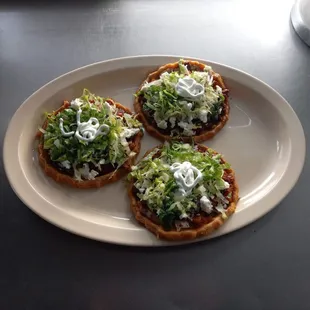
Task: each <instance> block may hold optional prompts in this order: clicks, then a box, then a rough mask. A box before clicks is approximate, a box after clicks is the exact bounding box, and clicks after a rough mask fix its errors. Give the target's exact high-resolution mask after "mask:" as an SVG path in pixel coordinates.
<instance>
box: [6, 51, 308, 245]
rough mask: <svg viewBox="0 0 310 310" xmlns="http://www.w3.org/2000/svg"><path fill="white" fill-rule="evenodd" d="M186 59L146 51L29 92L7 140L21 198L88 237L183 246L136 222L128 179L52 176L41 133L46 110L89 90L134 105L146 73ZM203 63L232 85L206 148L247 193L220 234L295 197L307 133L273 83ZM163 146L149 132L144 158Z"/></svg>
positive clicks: (57, 222)
mask: <svg viewBox="0 0 310 310" xmlns="http://www.w3.org/2000/svg"><path fill="white" fill-rule="evenodd" d="M180 58H181V57H177V56H139V57H128V58H120V59H113V60H108V61H103V62H99V63H95V64H92V65H89V66H86V67H83V68H80V69H77V70H74V71H72V72H69V73H67V74H65V75H62V76H61V77H59V78H57V79H55V80H53V81H52V82H50V83H48V84H47V85H45V86H43V87H42V88H40V89H39V90H38V91H37V92H35V93H34V94H33V95H32V96H30V97H29V98H28V99H27V100H26V101H25V102H24V103H23V105H22V106H21V107H20V108H19V109H18V110H17V112H16V113H15V115H14V116H13V118H12V120H11V122H10V125H9V127H8V130H7V133H6V137H5V141H4V165H5V170H6V173H7V176H8V179H9V182H10V183H11V186H12V188H13V189H14V191H15V192H16V194H17V195H18V196H19V197H20V199H21V200H22V201H23V202H24V203H25V204H26V205H27V206H28V207H29V208H31V209H32V210H33V211H34V212H36V213H37V214H38V215H40V216H41V217H42V218H44V219H45V220H47V221H49V222H51V223H53V224H55V225H57V226H58V227H61V228H63V229H65V230H68V231H70V232H73V233H76V234H79V235H82V236H85V237H89V238H92V239H96V240H101V241H106V242H112V243H119V244H126V245H139V246H158V245H172V244H177V243H171V242H164V241H160V240H157V239H156V237H155V236H153V235H152V234H151V233H149V232H148V231H147V230H145V229H144V228H143V227H141V226H140V225H139V224H137V222H136V221H135V219H134V218H133V216H132V215H131V212H130V208H129V204H128V199H127V195H126V190H125V185H124V182H123V181H120V182H117V183H115V184H111V185H109V186H106V187H104V188H102V189H91V190H78V189H72V188H69V187H67V186H63V185H60V184H57V183H55V182H54V181H53V180H52V179H50V178H48V177H46V176H45V175H44V174H43V172H42V171H41V168H40V167H39V165H38V161H37V157H36V151H35V142H34V136H35V134H36V131H37V128H38V126H40V125H41V124H42V122H43V113H44V112H46V111H52V110H54V109H56V108H58V107H59V106H60V105H61V104H62V102H63V100H65V99H67V100H70V99H72V98H76V97H79V96H80V95H81V92H82V90H83V88H85V87H86V88H88V89H89V90H90V91H91V92H94V93H96V94H98V95H102V96H110V97H112V98H114V99H116V100H118V101H119V102H121V103H122V104H124V105H126V106H128V107H130V108H132V103H133V93H134V92H135V91H136V89H137V87H138V85H140V83H141V81H142V80H143V79H144V78H145V77H146V75H147V73H148V72H150V71H152V70H153V69H155V68H157V67H158V66H160V65H163V64H166V63H169V62H172V61H177V60H178V59H180ZM198 61H202V62H206V63H208V64H210V65H211V66H212V67H213V69H214V70H215V71H216V72H219V73H220V74H221V75H222V76H223V77H224V78H225V82H226V84H227V86H228V88H229V89H230V96H231V101H230V104H231V113H230V120H229V122H228V123H227V124H226V126H225V127H224V129H223V130H222V131H221V132H220V133H218V134H217V135H216V137H215V138H213V139H212V140H210V141H208V142H207V145H208V146H210V147H212V148H214V149H215V150H217V151H218V152H221V153H222V154H223V155H224V157H225V158H226V160H227V161H228V162H230V163H231V164H232V167H233V168H234V169H235V171H236V177H237V182H238V183H239V187H240V197H241V199H240V201H239V203H238V205H237V210H236V213H235V214H234V215H233V216H232V218H231V219H229V220H228V221H227V223H225V225H223V226H222V227H221V228H220V229H219V230H218V231H217V232H216V233H214V234H213V235H212V236H210V237H215V236H220V235H223V234H226V233H228V232H231V231H233V230H236V229H238V228H240V227H242V226H244V225H246V224H249V223H250V222H252V221H254V220H256V219H258V218H259V217H261V216H262V215H264V214H265V213H267V212H268V211H270V210H271V209H272V208H274V207H275V206H276V205H277V204H278V203H279V202H280V201H281V200H282V199H283V198H284V197H285V196H286V195H287V194H288V192H289V191H290V190H291V189H292V187H293V186H294V185H295V183H296V181H297V179H298V177H299V175H300V173H301V170H302V167H303V163H304V158H305V137H304V133H303V129H302V126H301V124H300V122H299V120H298V118H297V116H296V114H295V113H294V111H293V110H292V108H291V107H290V105H289V104H288V103H287V102H286V101H285V99H284V98H282V97H281V96H280V95H279V94H278V93H277V92H276V91H275V90H273V89H272V88H271V87H269V86H268V85H266V84H265V83H263V82H262V81H260V80H258V79H256V78H254V77H253V76H251V75H249V74H246V73H244V72H241V71H239V70H236V69H233V68H230V67H227V66H224V65H221V64H218V63H213V62H210V61H204V60H201V59H198ZM157 144H158V141H156V140H155V139H153V138H151V137H150V136H149V135H148V134H145V137H144V139H143V141H142V150H141V154H140V155H143V154H144V153H145V151H146V150H147V149H149V148H152V147H154V146H155V145H157ZM293 150H294V154H293ZM210 237H209V238H210ZM199 240H202V239H199Z"/></svg>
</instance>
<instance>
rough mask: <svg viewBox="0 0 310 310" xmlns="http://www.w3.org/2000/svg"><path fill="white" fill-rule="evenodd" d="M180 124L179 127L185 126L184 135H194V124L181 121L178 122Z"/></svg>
mask: <svg viewBox="0 0 310 310" xmlns="http://www.w3.org/2000/svg"><path fill="white" fill-rule="evenodd" d="M178 125H179V127H181V128H183V133H184V135H186V136H192V135H194V134H195V133H194V131H193V127H194V124H192V123H186V122H184V121H181V122H178Z"/></svg>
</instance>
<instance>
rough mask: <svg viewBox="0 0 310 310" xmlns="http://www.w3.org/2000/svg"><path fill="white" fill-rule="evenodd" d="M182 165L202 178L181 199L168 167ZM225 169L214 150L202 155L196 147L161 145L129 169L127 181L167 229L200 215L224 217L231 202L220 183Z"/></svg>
mask: <svg viewBox="0 0 310 310" xmlns="http://www.w3.org/2000/svg"><path fill="white" fill-rule="evenodd" d="M184 162H190V163H191V164H192V165H193V166H194V167H196V168H197V169H198V170H199V171H200V172H201V175H202V178H201V179H200V181H199V182H198V183H197V184H196V186H195V187H194V188H193V189H192V191H191V193H190V194H189V195H187V196H185V197H181V196H180V195H178V192H179V186H178V184H177V182H176V179H175V176H174V173H173V172H172V169H171V166H173V164H175V163H184ZM225 169H230V165H229V164H227V163H222V161H221V155H220V154H216V153H215V152H214V151H213V150H211V149H208V151H207V152H205V153H201V152H199V151H198V150H197V149H196V147H195V146H192V145H190V144H182V143H179V142H174V143H170V144H168V143H166V144H164V146H163V147H162V148H161V149H158V148H156V149H155V150H154V151H152V152H151V153H150V154H149V155H148V156H146V157H145V158H143V159H142V160H141V161H140V162H139V163H138V164H137V165H136V166H134V167H132V172H131V173H130V174H129V176H128V178H129V180H133V181H134V187H135V188H136V189H137V194H136V195H137V197H138V198H139V199H140V200H141V201H142V202H144V203H145V205H146V206H147V208H148V209H149V210H150V211H152V212H154V213H155V214H156V215H157V216H158V218H159V220H160V223H161V224H162V225H163V226H164V227H165V228H167V229H169V228H171V227H172V226H173V225H174V224H175V222H178V221H180V220H184V219H185V220H187V221H191V220H192V218H193V217H194V216H195V215H196V214H198V213H200V212H202V211H204V212H207V213H208V214H211V213H212V212H216V213H222V214H223V216H224V217H225V209H226V208H227V206H228V205H229V198H230V197H229V196H228V197H226V196H225V195H224V191H225V190H226V189H227V188H229V187H230V184H229V183H228V182H226V181H225V180H223V174H224V170H225ZM207 203H208V204H207ZM206 207H208V209H207V208H206Z"/></svg>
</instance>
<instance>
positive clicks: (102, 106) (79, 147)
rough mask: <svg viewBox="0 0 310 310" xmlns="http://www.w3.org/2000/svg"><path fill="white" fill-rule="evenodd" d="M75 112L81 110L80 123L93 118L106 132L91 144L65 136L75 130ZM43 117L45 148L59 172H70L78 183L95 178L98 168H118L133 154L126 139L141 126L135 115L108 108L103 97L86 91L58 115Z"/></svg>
mask: <svg viewBox="0 0 310 310" xmlns="http://www.w3.org/2000/svg"><path fill="white" fill-rule="evenodd" d="M78 110H81V114H80V121H81V122H88V121H89V120H90V119H92V118H96V119H97V120H98V122H99V124H100V125H101V126H102V125H103V126H105V128H108V130H107V132H106V133H105V134H100V135H97V136H96V137H95V139H93V140H92V141H83V140H81V139H78V138H77V136H76V135H71V136H68V135H67V136H66V135H64V132H66V133H68V132H75V131H76V130H77V127H78V125H77V113H78ZM46 117H47V121H48V125H47V127H46V129H45V130H43V129H41V131H42V133H43V143H44V144H43V145H44V149H45V150H48V153H49V155H50V159H51V160H52V161H53V162H55V163H56V164H57V165H58V166H59V167H60V168H61V169H65V170H70V169H73V172H74V176H75V178H76V179H79V180H82V179H94V178H95V177H96V176H97V175H98V174H99V173H100V171H101V165H105V164H111V165H112V166H113V167H114V168H116V169H117V168H119V167H120V166H121V165H122V164H123V163H124V162H125V161H126V160H127V159H128V157H130V156H134V155H135V153H133V152H131V150H130V148H129V143H128V140H129V139H130V138H132V137H133V136H135V135H136V134H137V133H138V132H139V131H140V130H142V124H141V123H140V122H139V121H138V120H137V119H135V116H133V115H130V114H128V113H126V112H125V111H123V110H121V109H118V108H117V107H116V106H115V105H110V104H109V103H108V102H107V101H106V99H105V98H102V97H99V96H96V95H94V94H91V93H90V92H89V91H88V90H87V89H84V91H83V95H82V96H81V97H80V98H77V99H75V100H73V101H72V102H71V105H70V106H69V107H68V108H66V109H64V110H63V111H61V112H60V113H58V114H57V115H54V113H46ZM60 123H62V124H60ZM61 129H63V130H61Z"/></svg>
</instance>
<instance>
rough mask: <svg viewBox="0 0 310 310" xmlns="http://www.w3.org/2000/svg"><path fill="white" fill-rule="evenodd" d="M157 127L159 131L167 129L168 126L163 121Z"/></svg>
mask: <svg viewBox="0 0 310 310" xmlns="http://www.w3.org/2000/svg"><path fill="white" fill-rule="evenodd" d="M157 126H158V127H159V128H161V129H167V127H168V124H167V122H166V121H165V120H162V121H160V122H159V123H157Z"/></svg>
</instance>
